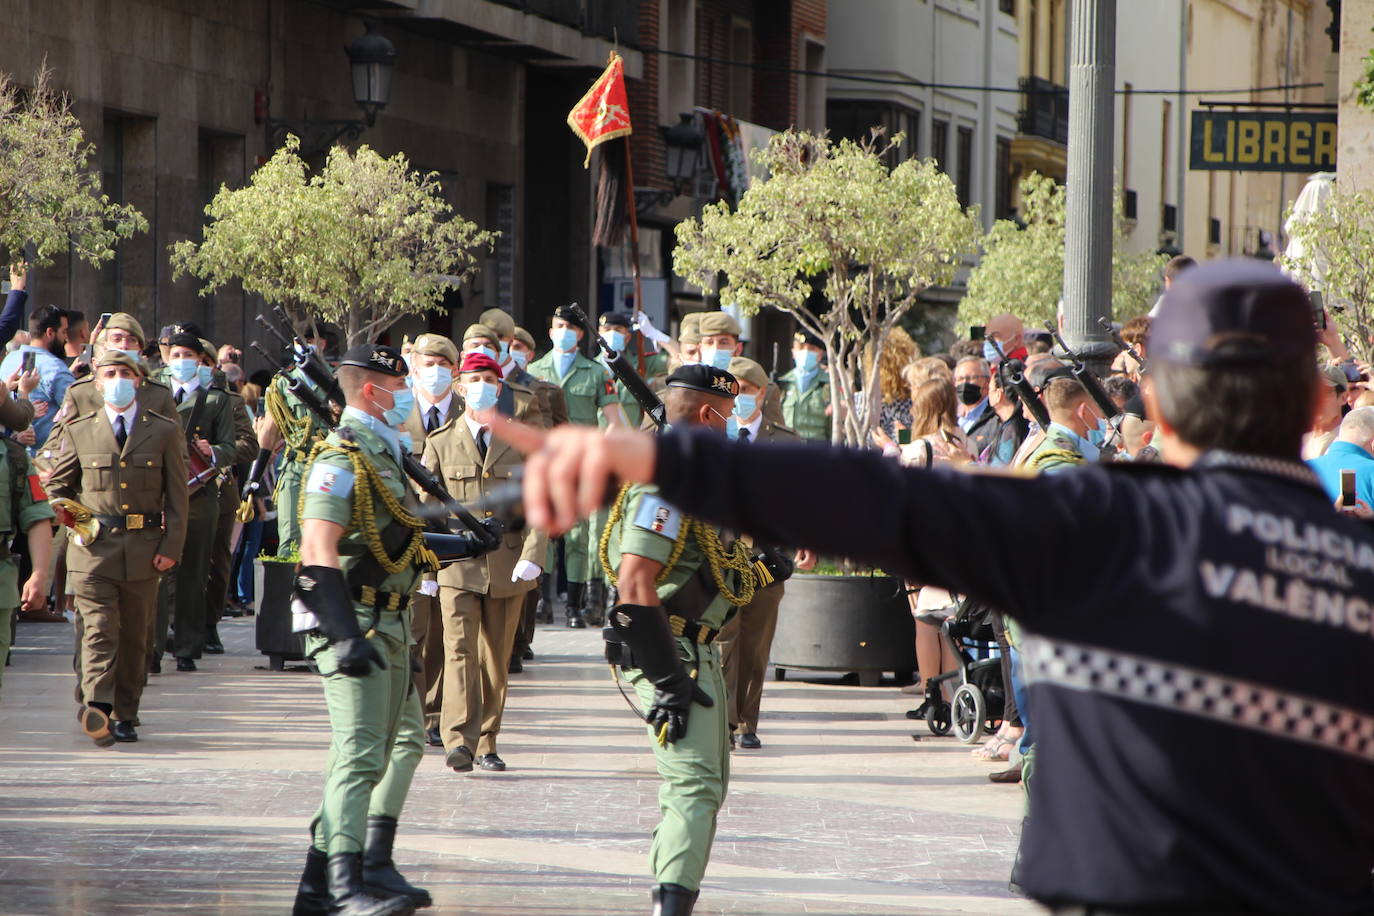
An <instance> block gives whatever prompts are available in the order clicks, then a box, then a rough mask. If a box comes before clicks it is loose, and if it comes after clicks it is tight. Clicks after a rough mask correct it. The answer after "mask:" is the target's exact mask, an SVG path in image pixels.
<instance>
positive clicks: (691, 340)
mask: <svg viewBox="0 0 1374 916" xmlns="http://www.w3.org/2000/svg"><path fill="white" fill-rule="evenodd" d="M701 314H702V313H701V312H689V313H688V314H686V315H683V316H682V325H681V327H680V328H679V330H678V332H677V339H678V343H685V344H699V343H701Z"/></svg>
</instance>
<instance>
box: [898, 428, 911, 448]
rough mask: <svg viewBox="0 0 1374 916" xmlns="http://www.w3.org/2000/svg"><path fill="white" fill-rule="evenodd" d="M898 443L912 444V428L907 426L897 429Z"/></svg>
mask: <svg viewBox="0 0 1374 916" xmlns="http://www.w3.org/2000/svg"><path fill="white" fill-rule="evenodd" d="M897 444H898V445H910V444H911V430H909V429H906V428H905V427H903V428H902V429H899V430H897Z"/></svg>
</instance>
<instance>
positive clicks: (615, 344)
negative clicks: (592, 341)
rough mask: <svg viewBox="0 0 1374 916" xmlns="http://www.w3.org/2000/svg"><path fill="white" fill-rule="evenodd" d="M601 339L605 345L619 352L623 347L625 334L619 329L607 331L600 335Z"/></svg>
mask: <svg viewBox="0 0 1374 916" xmlns="http://www.w3.org/2000/svg"><path fill="white" fill-rule="evenodd" d="M601 339H602V340H604V341H606V346H608V347H610V348H611V349H612V350H614V351H615V352H617V353H621V352H623V351H624V349H625V335H624V334H622V333H620V332H619V331H607V332H606V333H604V334H602V335H601Z"/></svg>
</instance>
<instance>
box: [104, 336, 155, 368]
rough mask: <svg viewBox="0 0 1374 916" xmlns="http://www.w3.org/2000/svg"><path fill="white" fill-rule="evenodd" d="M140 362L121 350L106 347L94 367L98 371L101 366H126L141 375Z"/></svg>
mask: <svg viewBox="0 0 1374 916" xmlns="http://www.w3.org/2000/svg"><path fill="white" fill-rule="evenodd" d="M130 333H132V332H130ZM140 362H141V360H137V359H134V358H133V357H132V356H130V355H129V354H127V353H125V352H124V351H123V350H116V349H113V348H111V347H107V348H106V349H105V351H104V352H102V353H101V354H100V356H99V358H97V359H96V361H95V367H96V368H97V369H99V368H100V367H101V366H127V367H128V368H130V369H132V370H134V371H135V372H137V373H139V374H140V375H143V374H144V372H143V367H142V366H140V365H139V363H140Z"/></svg>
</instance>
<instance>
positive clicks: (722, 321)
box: [697, 312, 741, 337]
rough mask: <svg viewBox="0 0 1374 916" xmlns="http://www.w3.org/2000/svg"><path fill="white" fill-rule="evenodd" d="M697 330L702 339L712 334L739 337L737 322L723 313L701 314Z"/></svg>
mask: <svg viewBox="0 0 1374 916" xmlns="http://www.w3.org/2000/svg"><path fill="white" fill-rule="evenodd" d="M697 330H698V331H699V332H700V333H701V336H702V337H710V336H712V335H713V334H731V335H733V336H735V337H739V336H740V334H741V331H740V326H739V322H738V321H736V320H735V319H734V318H732V317H730V316H729V315H728V314H726V313H725V312H702V313H701V319H700V323H699V324H698V325H697Z"/></svg>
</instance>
